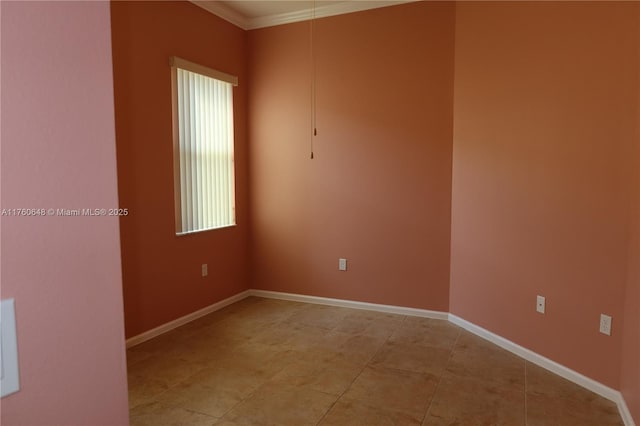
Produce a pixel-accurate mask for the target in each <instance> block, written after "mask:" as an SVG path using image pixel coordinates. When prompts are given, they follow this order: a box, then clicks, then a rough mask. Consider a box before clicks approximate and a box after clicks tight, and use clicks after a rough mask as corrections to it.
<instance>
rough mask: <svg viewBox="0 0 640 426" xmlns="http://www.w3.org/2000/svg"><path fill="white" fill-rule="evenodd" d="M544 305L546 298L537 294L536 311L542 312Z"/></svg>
mask: <svg viewBox="0 0 640 426" xmlns="http://www.w3.org/2000/svg"><path fill="white" fill-rule="evenodd" d="M545 306H546V299H545V298H544V296H537V297H536V311H538V312H540V313H541V314H544V310H545Z"/></svg>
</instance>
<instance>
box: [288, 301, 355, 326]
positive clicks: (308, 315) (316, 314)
mask: <svg viewBox="0 0 640 426" xmlns="http://www.w3.org/2000/svg"><path fill="white" fill-rule="evenodd" d="M349 311H350V309H347V308H339V307H335V306H324V305H310V306H309V307H308V308H306V309H302V310H300V311H299V312H296V313H294V314H293V315H291V316H290V317H289V318H288V319H287V320H286V322H288V323H292V324H297V325H306V326H309V327H318V328H324V329H327V330H332V329H334V328H335V327H336V326H337V325H338V324H340V322H341V321H342V319H343V318H344V317H345V316H346V315H347V314H348V313H349Z"/></svg>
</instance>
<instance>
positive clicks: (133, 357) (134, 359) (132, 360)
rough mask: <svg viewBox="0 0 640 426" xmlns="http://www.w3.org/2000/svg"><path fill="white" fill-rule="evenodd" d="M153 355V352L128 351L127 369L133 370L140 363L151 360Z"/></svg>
mask: <svg viewBox="0 0 640 426" xmlns="http://www.w3.org/2000/svg"><path fill="white" fill-rule="evenodd" d="M152 355H153V353H152V352H144V351H133V350H127V368H131V367H133V366H134V365H135V364H137V363H138V362H140V361H144V360H146V359H149V358H151V356H152Z"/></svg>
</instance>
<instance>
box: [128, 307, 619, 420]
mask: <svg viewBox="0 0 640 426" xmlns="http://www.w3.org/2000/svg"><path fill="white" fill-rule="evenodd" d="M127 363H128V368H129V401H130V417H131V425H132V426H142V425H152V426H161V425H184V426H188V425H198V426H199V425H203V426H204V425H225V426H231V425H278V426H289V425H291V426H302V425H323V426H328V425H362V426H374V425H458V426H461V425H473V426H476V425H529V426H534V425H554V426H556V425H558V426H559V425H563V426H564V425H567V426H586V425H597V426H605V425H622V421H621V419H620V416H619V414H618V411H617V408H616V406H615V404H614V403H612V402H610V401H607V400H605V399H603V398H601V397H599V396H597V395H595V394H593V393H591V392H589V391H587V390H584V389H582V388H580V387H579V386H577V385H574V384H572V383H570V382H568V381H566V380H564V379H562V378H560V377H558V376H555V375H554V374H552V373H549V372H547V371H546V370H544V369H542V368H539V367H537V366H535V365H534V364H531V363H529V362H527V361H525V360H523V359H521V358H518V357H517V356H515V355H513V354H511V353H509V352H507V351H505V350H503V349H501V348H499V347H497V346H495V345H493V344H491V343H489V342H487V341H484V340H482V339H480V338H478V337H476V336H474V335H472V334H470V333H468V332H466V331H464V330H462V329H461V328H459V327H457V326H455V325H453V324H451V323H449V322H447V321H440V320H433V319H426V318H417V317H408V316H402V315H392V314H385V313H379V312H371V311H363V310H356V309H346V308H337V307H330V306H322V305H313V304H305V303H297V302H288V301H281V300H272V299H262V298H257V297H250V298H247V299H244V300H242V301H240V302H237V303H235V304H233V305H230V306H228V307H226V308H224V309H222V310H220V311H217V312H214V313H212V314H210V315H208V316H206V317H203V318H201V319H199V320H197V321H194V322H192V323H189V324H187V325H185V326H182V327H180V328H178V329H176V330H173V331H171V332H169V333H166V334H164V335H162V336H159V337H157V338H155V339H152V340H150V341H147V342H145V343H142V344H140V345H138V346H135V347H133V348H131V349H129V350H128V351H127Z"/></svg>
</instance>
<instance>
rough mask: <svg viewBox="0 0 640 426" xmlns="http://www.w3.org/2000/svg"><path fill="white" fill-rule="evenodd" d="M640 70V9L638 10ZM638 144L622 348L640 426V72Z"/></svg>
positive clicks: (627, 390) (624, 377) (626, 384)
mask: <svg viewBox="0 0 640 426" xmlns="http://www.w3.org/2000/svg"><path fill="white" fill-rule="evenodd" d="M636 10H637V12H636V16H637V17H638V19H637V30H638V33H637V34H638V36H637V40H638V50H637V52H638V53H637V58H638V59H637V60H638V62H637V63H638V66H639V67H640V5H639V6H638V7H636ZM637 82H638V83H637V84H638V85H637V90H636V92H637V94H638V97H637V100H636V141H635V150H634V155H633V157H632V158H633V171H634V174H633V177H632V179H633V180H632V191H631V194H632V198H631V200H632V209H631V232H630V240H629V268H628V275H627V288H626V293H625V309H624V313H625V320H624V341H623V346H622V374H621V376H620V382H621V389H622V394H623V395H624V398H625V401H626V402H627V405H628V406H629V410H630V411H631V413H632V415H633V418H634V419H635V422H636V423H638V424H640V70H639V71H638V74H637Z"/></svg>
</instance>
